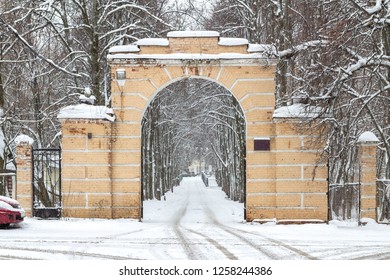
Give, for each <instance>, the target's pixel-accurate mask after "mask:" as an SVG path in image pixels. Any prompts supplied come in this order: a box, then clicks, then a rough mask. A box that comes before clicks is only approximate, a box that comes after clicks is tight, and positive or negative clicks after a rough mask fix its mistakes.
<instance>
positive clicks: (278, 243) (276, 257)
mask: <svg viewBox="0 0 390 280" xmlns="http://www.w3.org/2000/svg"><path fill="white" fill-rule="evenodd" d="M197 190H198V192H199V193H200V195H201V196H202V197H203V200H202V201H204V202H206V203H202V204H201V205H202V207H203V208H204V210H205V212H206V213H207V214H208V216H209V218H210V220H211V221H212V223H213V224H214V225H215V226H217V227H218V228H220V229H222V230H223V231H225V232H227V233H229V234H231V235H233V236H235V237H236V238H238V239H239V240H241V241H242V242H244V243H246V244H247V245H249V246H251V247H252V248H254V249H256V250H257V251H259V252H260V253H262V254H264V255H266V256H267V257H269V258H271V259H274V260H279V259H281V257H283V256H280V255H279V254H276V253H275V252H274V250H269V249H267V248H265V247H264V246H262V245H259V244H256V243H254V242H253V241H251V240H250V239H248V238H247V237H246V236H243V235H242V234H239V233H238V232H243V233H245V234H253V233H251V232H247V231H244V230H240V229H236V228H232V227H228V226H225V225H223V224H221V223H220V222H219V221H218V219H217V218H216V216H215V213H214V212H213V211H212V210H211V209H210V207H209V206H208V204H207V199H206V197H205V193H204V192H202V191H201V190H200V189H199V188H197ZM254 235H256V236H259V237H261V238H263V239H264V240H266V241H268V242H270V243H272V244H274V245H276V246H277V247H282V248H285V249H287V250H288V251H290V252H293V253H294V254H297V255H298V256H300V257H303V258H305V259H309V260H317V258H316V257H314V256H312V255H310V254H308V253H306V252H304V251H302V250H299V249H298V248H295V247H293V246H291V245H288V244H286V243H283V242H281V241H279V240H276V239H273V238H270V237H267V236H265V235H262V234H257V233H256V234H254Z"/></svg>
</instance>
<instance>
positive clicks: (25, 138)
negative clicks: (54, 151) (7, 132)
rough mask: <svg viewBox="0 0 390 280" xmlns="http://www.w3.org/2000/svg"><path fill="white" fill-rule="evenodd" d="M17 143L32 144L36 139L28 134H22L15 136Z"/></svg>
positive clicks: (17, 144) (18, 144)
mask: <svg viewBox="0 0 390 280" xmlns="http://www.w3.org/2000/svg"><path fill="white" fill-rule="evenodd" d="M15 144H16V146H20V145H25V144H28V145H32V144H34V139H32V138H31V137H30V136H28V135H25V134H21V135H19V136H17V137H16V138H15Z"/></svg>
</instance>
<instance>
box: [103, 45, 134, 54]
mask: <svg viewBox="0 0 390 280" xmlns="http://www.w3.org/2000/svg"><path fill="white" fill-rule="evenodd" d="M136 52H140V49H139V48H138V46H137V45H123V46H113V47H111V48H110V49H109V50H108V53H136Z"/></svg>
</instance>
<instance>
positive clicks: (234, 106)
mask: <svg viewBox="0 0 390 280" xmlns="http://www.w3.org/2000/svg"><path fill="white" fill-rule="evenodd" d="M245 124H246V121H245V116H244V113H243V111H242V109H241V107H240V104H239V103H238V101H237V100H236V98H235V97H234V96H233V95H232V93H231V92H230V91H228V90H227V89H226V88H224V87H222V86H221V85H219V84H217V83H215V82H213V81H210V80H206V79H200V78H185V79H181V80H179V81H177V82H174V83H172V84H170V85H169V86H167V87H165V88H164V89H162V90H161V91H160V92H158V93H157V95H156V96H155V97H154V99H153V100H152V101H151V103H150V104H149V106H148V108H147V109H146V111H145V114H144V117H143V120H142V176H141V178H142V179H141V184H142V201H145V200H164V199H166V195H167V193H169V192H172V191H173V190H174V188H175V187H177V186H179V185H180V184H181V183H182V182H183V181H186V180H187V181H188V180H191V179H190V178H193V177H199V178H202V180H203V183H204V184H205V187H207V185H208V187H216V188H219V189H220V190H221V191H223V192H224V193H225V195H226V197H227V198H229V199H230V200H232V201H236V202H238V203H241V206H242V212H244V210H243V209H244V208H245V207H244V206H245V205H244V204H245V197H246V187H245V184H246V177H245V176H246V157H245V155H246V127H245ZM192 180H193V179H192ZM142 212H143V211H142ZM142 215H144V214H143V213H142ZM244 218H245V217H244Z"/></svg>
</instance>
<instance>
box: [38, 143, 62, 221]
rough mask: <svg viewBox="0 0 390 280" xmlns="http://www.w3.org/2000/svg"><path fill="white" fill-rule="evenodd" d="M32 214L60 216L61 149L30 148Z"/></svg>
mask: <svg viewBox="0 0 390 280" xmlns="http://www.w3.org/2000/svg"><path fill="white" fill-rule="evenodd" d="M32 164H33V167H32V173H33V174H32V187H33V216H34V217H41V218H59V217H60V216H61V200H62V197H61V149H33V150H32Z"/></svg>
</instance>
